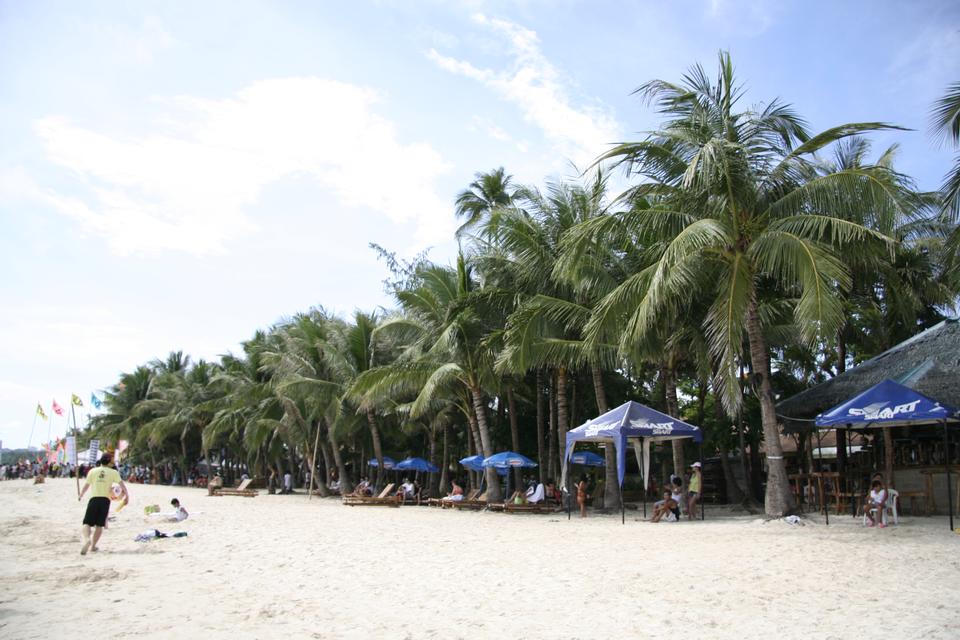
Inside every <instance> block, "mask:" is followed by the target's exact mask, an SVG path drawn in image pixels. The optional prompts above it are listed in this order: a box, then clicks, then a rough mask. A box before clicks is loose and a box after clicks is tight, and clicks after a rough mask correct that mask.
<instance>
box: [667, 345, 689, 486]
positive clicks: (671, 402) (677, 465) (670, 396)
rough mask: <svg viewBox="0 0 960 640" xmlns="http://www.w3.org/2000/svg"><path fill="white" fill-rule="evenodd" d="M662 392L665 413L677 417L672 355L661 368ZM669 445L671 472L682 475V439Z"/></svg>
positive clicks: (675, 374) (685, 467) (683, 464)
mask: <svg viewBox="0 0 960 640" xmlns="http://www.w3.org/2000/svg"><path fill="white" fill-rule="evenodd" d="M662 372H663V393H664V396H666V401H667V414H668V415H670V416H672V417H674V418H677V417H679V414H680V403H679V402H678V401H677V370H676V367H675V366H674V364H673V356H670V361H669V362H668V363H667V365H666V366H665V367H664V368H663V370H662ZM670 446H671V448H672V450H673V472H674V473H675V474H677V475H678V476H680V477H681V478H682V477H683V472H684V471H686V469H687V465H686V461H685V460H684V459H683V457H684V456H683V440H672V441H671V442H670Z"/></svg>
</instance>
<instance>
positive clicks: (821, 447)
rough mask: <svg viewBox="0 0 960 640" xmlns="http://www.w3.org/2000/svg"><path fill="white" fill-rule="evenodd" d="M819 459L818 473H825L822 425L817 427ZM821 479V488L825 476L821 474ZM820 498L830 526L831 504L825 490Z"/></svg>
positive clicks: (819, 484) (819, 485)
mask: <svg viewBox="0 0 960 640" xmlns="http://www.w3.org/2000/svg"><path fill="white" fill-rule="evenodd" d="M817 460H818V461H819V462H820V471H818V473H823V443H822V442H821V441H820V427H817ZM819 480H820V481H819V482H818V483H817V486H818V487H819V488H822V487H823V476H820V479H819ZM817 498H819V500H820V503H821V504H820V508H822V509H823V515H824V517H825V518H826V523H827V526H830V505H829V504H827V503H826V502H827V501H826V496H824V494H823V491H820V495H818V496H817Z"/></svg>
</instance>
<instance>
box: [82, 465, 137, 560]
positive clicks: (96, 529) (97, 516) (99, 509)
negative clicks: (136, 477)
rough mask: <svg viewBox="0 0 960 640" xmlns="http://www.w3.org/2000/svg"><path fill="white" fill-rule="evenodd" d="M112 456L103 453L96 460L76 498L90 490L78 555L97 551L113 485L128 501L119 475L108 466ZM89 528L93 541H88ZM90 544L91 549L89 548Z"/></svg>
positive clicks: (125, 488) (108, 509)
mask: <svg viewBox="0 0 960 640" xmlns="http://www.w3.org/2000/svg"><path fill="white" fill-rule="evenodd" d="M112 461H113V456H111V455H110V454H109V453H105V454H103V455H102V456H100V459H99V460H97V466H96V467H94V468H93V469H91V470H90V472H89V473H87V481H86V482H85V483H84V485H83V490H81V491H80V495H78V496H77V501H78V502H79V501H80V500H82V499H83V494H85V493H86V492H87V489H90V501H89V502H87V512H86V513H85V514H84V516H83V547H81V549H80V555H87V551H90V550H91V548H92V549H93V551H96V550H97V543H98V542H99V541H100V536H101V535H103V527H104V526H106V524H107V515H108V514H109V513H110V493H111V490H112V488H113V485H114V484H117V485H120V490H121V491H122V492H123V497H124V499H125V500H126V501H129V500H130V494H129V493H128V492H127V485H125V484H123V480H122V479H121V478H120V474H119V473H118V472H117V470H116V469H114V468H113V467H111V466H110V463H111V462H112ZM90 527H93V540H92V541H91V539H90ZM91 544H92V547H91Z"/></svg>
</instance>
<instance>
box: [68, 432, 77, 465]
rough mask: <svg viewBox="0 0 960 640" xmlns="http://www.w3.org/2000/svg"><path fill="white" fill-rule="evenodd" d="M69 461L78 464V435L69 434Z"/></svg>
mask: <svg viewBox="0 0 960 640" xmlns="http://www.w3.org/2000/svg"><path fill="white" fill-rule="evenodd" d="M67 463H69V464H72V465H73V466H77V437H76V436H67Z"/></svg>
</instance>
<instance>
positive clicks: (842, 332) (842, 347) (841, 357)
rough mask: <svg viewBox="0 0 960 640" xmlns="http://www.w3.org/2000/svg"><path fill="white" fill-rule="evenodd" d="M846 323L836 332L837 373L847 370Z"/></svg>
mask: <svg viewBox="0 0 960 640" xmlns="http://www.w3.org/2000/svg"><path fill="white" fill-rule="evenodd" d="M846 331H847V323H846V322H844V323H843V325H842V326H841V327H840V329H839V330H838V331H837V373H838V374H840V373H843V372H844V371H846V370H847V336H846Z"/></svg>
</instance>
